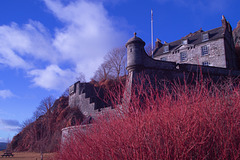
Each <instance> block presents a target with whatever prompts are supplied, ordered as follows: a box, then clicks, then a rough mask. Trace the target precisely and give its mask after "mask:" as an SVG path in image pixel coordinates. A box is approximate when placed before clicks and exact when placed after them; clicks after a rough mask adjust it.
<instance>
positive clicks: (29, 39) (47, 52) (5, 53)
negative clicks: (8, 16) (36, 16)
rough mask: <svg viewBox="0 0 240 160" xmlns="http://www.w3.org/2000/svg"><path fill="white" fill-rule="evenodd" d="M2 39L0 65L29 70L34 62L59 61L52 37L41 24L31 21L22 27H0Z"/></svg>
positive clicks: (0, 39) (15, 25)
mask: <svg viewBox="0 0 240 160" xmlns="http://www.w3.org/2000/svg"><path fill="white" fill-rule="evenodd" d="M0 37H1V38H0V43H1V46H0V63H2V64H4V65H7V66H10V67H13V68H24V69H29V68H31V67H33V64H31V63H32V60H42V61H49V62H55V61H57V60H58V59H57V52H56V50H55V49H54V47H53V46H52V41H51V37H50V35H49V34H48V32H47V30H46V28H45V27H44V26H43V25H42V24H41V23H40V22H35V21H29V23H28V24H25V25H23V26H22V27H19V26H18V25H17V24H16V23H12V24H11V25H10V26H6V25H4V26H0Z"/></svg>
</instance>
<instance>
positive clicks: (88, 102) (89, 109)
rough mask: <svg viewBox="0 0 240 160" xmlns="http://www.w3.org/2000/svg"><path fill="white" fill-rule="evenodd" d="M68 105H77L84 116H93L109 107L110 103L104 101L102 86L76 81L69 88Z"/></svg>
mask: <svg viewBox="0 0 240 160" xmlns="http://www.w3.org/2000/svg"><path fill="white" fill-rule="evenodd" d="M69 105H70V107H78V108H79V109H80V111H81V112H82V113H83V114H84V115H85V116H86V117H88V116H92V117H95V116H96V115H97V114H99V113H101V112H102V111H103V110H106V108H108V109H109V108H110V103H109V101H108V102H106V100H105V97H104V90H103V89H102V88H99V87H95V86H94V85H93V84H90V83H80V82H76V83H75V84H74V85H72V86H70V88H69Z"/></svg>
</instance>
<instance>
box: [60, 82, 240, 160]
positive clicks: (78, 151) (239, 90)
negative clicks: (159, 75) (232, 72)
mask: <svg viewBox="0 0 240 160" xmlns="http://www.w3.org/2000/svg"><path fill="white" fill-rule="evenodd" d="M119 88H121V87H119ZM169 88H170V89H169ZM110 95H111V93H110ZM111 96H112V98H115V99H114V102H115V105H114V107H115V108H116V112H114V113H109V114H108V115H104V116H102V117H100V118H99V119H98V120H96V122H95V124H94V125H93V126H92V127H90V129H89V130H88V131H87V133H85V132H84V133H83V132H81V131H79V132H77V133H76V134H75V136H74V137H72V138H71V139H69V142H68V143H66V144H64V145H63V146H62V148H61V150H60V151H59V154H58V157H57V158H58V159H72V160H79V159H82V160H84V159H86V160H89V159H96V160H99V159H102V160H108V159H134V160H135V159H148V160H149V159H150V160H152V159H240V86H233V85H232V84H231V83H225V84H222V85H215V84H213V83H211V81H205V82H199V83H197V84H195V85H194V86H190V85H174V84H172V85H171V87H169V86H168V87H164V86H163V87H162V89H161V90H159V89H156V88H155V86H152V85H150V83H146V80H143V81H141V82H139V83H137V84H136V85H135V86H133V90H132V94H131V99H129V100H125V101H123V105H122V106H120V107H119V105H118V104H119V102H121V99H120V97H121V96H117V95H111ZM115 96H116V97H115ZM126 97H130V96H129V95H125V98H126ZM126 99H127V98H126Z"/></svg>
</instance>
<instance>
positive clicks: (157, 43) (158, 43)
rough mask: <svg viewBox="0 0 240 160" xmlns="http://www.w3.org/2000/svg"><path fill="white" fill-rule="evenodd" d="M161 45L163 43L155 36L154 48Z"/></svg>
mask: <svg viewBox="0 0 240 160" xmlns="http://www.w3.org/2000/svg"><path fill="white" fill-rule="evenodd" d="M162 46H163V44H162V43H161V40H160V39H158V38H157V40H156V42H155V48H161V47H162Z"/></svg>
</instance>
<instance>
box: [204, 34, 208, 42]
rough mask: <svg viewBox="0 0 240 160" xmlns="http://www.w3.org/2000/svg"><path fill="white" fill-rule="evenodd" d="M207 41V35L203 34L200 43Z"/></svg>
mask: <svg viewBox="0 0 240 160" xmlns="http://www.w3.org/2000/svg"><path fill="white" fill-rule="evenodd" d="M207 40H209V36H208V33H204V34H203V35H202V41H203V42H204V41H207Z"/></svg>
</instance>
